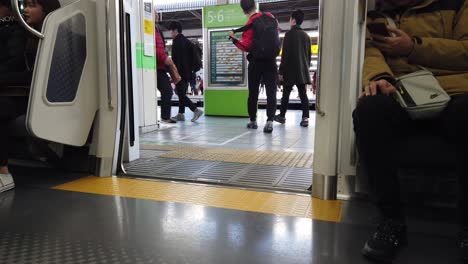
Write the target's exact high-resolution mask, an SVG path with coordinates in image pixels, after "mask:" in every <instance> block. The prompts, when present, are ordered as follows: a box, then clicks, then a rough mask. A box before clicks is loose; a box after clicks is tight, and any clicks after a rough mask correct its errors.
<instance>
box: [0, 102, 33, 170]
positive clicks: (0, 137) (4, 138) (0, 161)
mask: <svg viewBox="0 0 468 264" xmlns="http://www.w3.org/2000/svg"><path fill="white" fill-rule="evenodd" d="M27 108H28V98H27V97H3V96H2V97H0V167H3V166H7V165H8V148H9V142H10V141H9V138H8V137H9V136H10V134H9V126H10V123H11V122H12V121H13V120H14V119H16V118H17V117H19V116H21V115H24V114H25V113H26V111H27Z"/></svg>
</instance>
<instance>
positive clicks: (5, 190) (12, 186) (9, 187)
mask: <svg viewBox="0 0 468 264" xmlns="http://www.w3.org/2000/svg"><path fill="white" fill-rule="evenodd" d="M14 188H15V184H14V183H13V184H9V185H6V186H3V187H1V188H0V193H3V192H7V191H9V190H13V189H14Z"/></svg>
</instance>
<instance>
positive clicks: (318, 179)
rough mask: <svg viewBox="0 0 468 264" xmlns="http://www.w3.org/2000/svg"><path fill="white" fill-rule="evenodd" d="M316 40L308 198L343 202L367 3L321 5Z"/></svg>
mask: <svg viewBox="0 0 468 264" xmlns="http://www.w3.org/2000/svg"><path fill="white" fill-rule="evenodd" d="M320 8H321V14H322V15H321V39H320V44H319V46H320V55H319V56H320V61H319V70H320V71H319V85H318V86H319V88H318V94H317V124H316V127H317V128H316V135H315V138H316V142H315V151H314V153H315V159H314V178H313V179H314V181H313V185H312V195H313V196H314V197H317V198H321V199H336V198H340V199H348V198H350V197H351V196H352V195H353V193H354V191H355V175H356V166H355V164H356V155H355V147H354V133H353V125H352V116H351V113H352V111H353V109H354V108H355V106H356V101H357V100H356V99H357V96H358V91H359V87H360V80H361V77H360V75H361V71H362V70H361V69H362V65H363V56H364V54H363V51H364V49H363V43H364V41H363V40H364V36H365V34H364V33H365V18H366V9H367V1H366V0H350V1H324V0H323V1H321V6H320Z"/></svg>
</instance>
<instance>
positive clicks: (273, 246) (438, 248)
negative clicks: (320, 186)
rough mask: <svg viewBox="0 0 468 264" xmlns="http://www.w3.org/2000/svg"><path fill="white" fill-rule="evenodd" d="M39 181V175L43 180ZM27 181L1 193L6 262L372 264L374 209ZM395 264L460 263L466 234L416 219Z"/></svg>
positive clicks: (0, 234)
mask: <svg viewBox="0 0 468 264" xmlns="http://www.w3.org/2000/svg"><path fill="white" fill-rule="evenodd" d="M33 178H35V177H33ZM49 185H50V184H48V183H41V182H39V181H37V180H36V181H34V182H33V183H29V182H28V181H27V178H26V180H25V179H22V180H21V181H19V187H18V188H17V189H16V190H14V191H10V192H7V193H4V194H0V263H2V264H3V263H4V264H11V263H41V264H42V263H61V264H67V263H70V264H71V263H88V264H91V263H168V264H169V263H202V264H211V263H213V264H219V263H223V264H227V263H265V264H267V263H268V264H271V263H281V264H288V263H317V264H350V263H352V264H354V263H364V264H365V263H370V262H368V261H367V260H365V259H363V258H362V257H361V255H360V249H361V246H362V244H363V243H364V241H365V240H366V239H367V237H368V235H369V234H370V232H372V230H373V226H372V225H371V224H370V221H369V219H370V217H371V216H372V214H373V213H375V212H374V210H373V209H372V207H371V206H370V205H369V204H368V203H365V202H345V203H344V208H343V216H342V222H341V223H331V222H323V221H315V220H310V219H304V218H295V217H282V216H275V215H268V214H258V213H250V212H243V211H234V210H226V209H218V208H210V207H203V206H196V205H191V204H178V203H170V202H156V201H148V200H141V199H131V198H122V197H112V196H102V195H93V194H84V193H75V192H65V191H58V190H51V189H48V187H47V186H49ZM409 227H410V233H409V240H410V246H409V247H408V248H407V249H405V250H403V252H402V253H401V254H400V255H399V259H398V260H397V261H396V262H395V263H402V264H403V263H407V264H415V263H424V264H441V263H444V264H451V263H457V262H456V256H457V251H456V244H455V242H456V236H455V232H456V226H455V225H454V224H453V223H450V221H448V222H444V221H437V222H434V221H431V220H424V218H422V219H421V218H415V219H410V221H409Z"/></svg>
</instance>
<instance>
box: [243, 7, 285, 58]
mask: <svg viewBox="0 0 468 264" xmlns="http://www.w3.org/2000/svg"><path fill="white" fill-rule="evenodd" d="M251 28H252V29H253V31H254V37H253V43H252V50H251V52H250V53H251V54H252V56H253V58H254V59H255V60H271V59H274V58H276V57H277V56H278V55H279V53H280V50H281V42H280V37H279V32H278V21H277V20H276V19H275V18H272V17H270V16H268V15H266V14H262V15H261V16H259V17H257V18H255V19H254V20H253V21H252V24H250V25H247V26H245V27H242V28H240V29H238V30H235V32H245V31H247V30H249V29H251Z"/></svg>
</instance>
